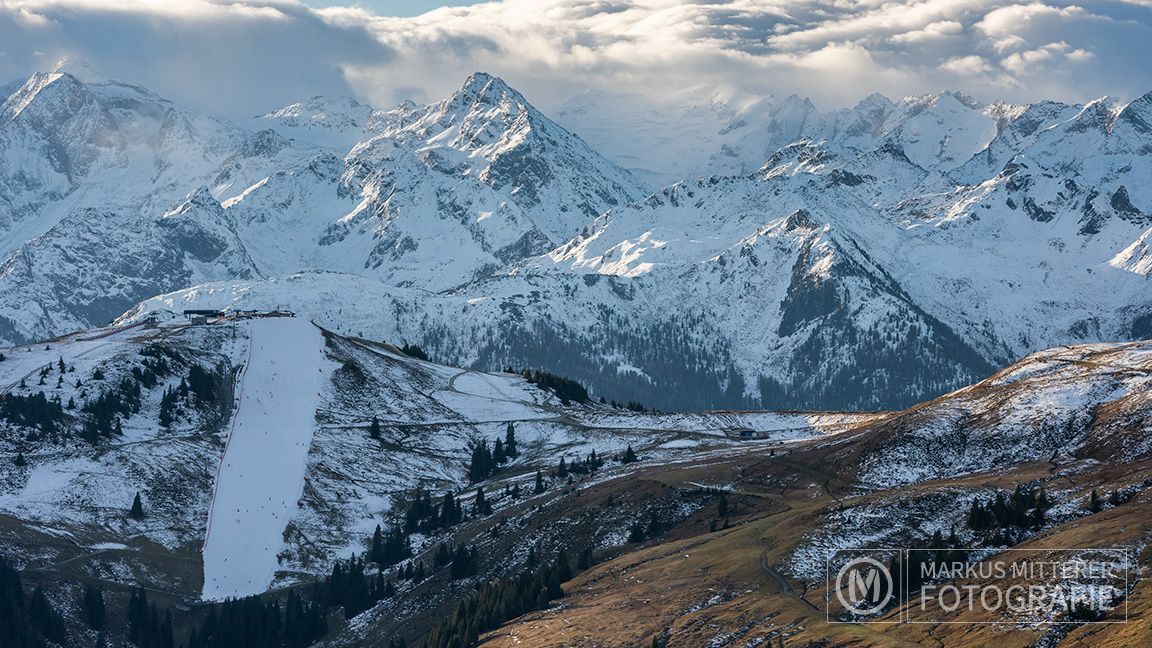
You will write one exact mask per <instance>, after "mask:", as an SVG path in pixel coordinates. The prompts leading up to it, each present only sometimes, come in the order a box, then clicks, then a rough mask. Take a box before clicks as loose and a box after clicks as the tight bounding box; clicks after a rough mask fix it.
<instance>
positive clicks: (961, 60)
mask: <svg viewBox="0 0 1152 648" xmlns="http://www.w3.org/2000/svg"><path fill="white" fill-rule="evenodd" d="M940 67H941V68H942V69H944V70H947V71H949V72H955V73H956V74H964V75H969V76H975V75H978V74H987V73H988V72H991V71H992V66H991V65H989V63H988V61H986V60H984V58H983V57H980V56H976V55H975V54H969V55H968V56H957V57H956V58H952V59H948V60H947V61H944V63H942V64H941V65H940Z"/></svg>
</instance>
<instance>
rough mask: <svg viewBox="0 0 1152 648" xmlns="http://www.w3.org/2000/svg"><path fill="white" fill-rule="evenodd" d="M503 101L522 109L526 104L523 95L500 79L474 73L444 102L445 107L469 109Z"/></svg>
mask: <svg viewBox="0 0 1152 648" xmlns="http://www.w3.org/2000/svg"><path fill="white" fill-rule="evenodd" d="M505 101H510V102H512V103H515V104H518V105H519V106H521V107H523V106H526V105H527V104H528V102H527V101H526V100H525V99H524V95H522V94H520V93H519V92H518V91H516V90H514V89H512V87H511V86H509V85H508V84H507V83H505V82H504V80H503V79H501V78H500V77H496V76H492V75H491V74H488V73H487V72H475V73H473V74H471V75H469V76H468V78H467V79H465V80H464V84H463V85H461V86H460V89H459V90H457V91H456V92H454V93H453V94H452V96H450V97H448V98H447V99H445V100H444V102H443V105H445V106H465V107H468V108H471V107H472V106H474V105H475V104H478V103H481V104H485V105H488V106H497V105H500V104H501V103H503V102H505Z"/></svg>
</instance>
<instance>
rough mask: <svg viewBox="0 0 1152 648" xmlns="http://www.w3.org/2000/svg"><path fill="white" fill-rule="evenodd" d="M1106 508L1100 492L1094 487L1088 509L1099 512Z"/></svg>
mask: <svg viewBox="0 0 1152 648" xmlns="http://www.w3.org/2000/svg"><path fill="white" fill-rule="evenodd" d="M1103 509H1104V505H1103V504H1102V503H1101V502H1100V493H1098V492H1096V489H1095V488H1093V489H1092V495H1091V496H1089V498H1088V510H1089V511H1091V512H1093V513H1099V512H1100V511H1102V510H1103Z"/></svg>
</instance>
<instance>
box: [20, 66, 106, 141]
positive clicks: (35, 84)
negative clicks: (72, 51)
mask: <svg viewBox="0 0 1152 648" xmlns="http://www.w3.org/2000/svg"><path fill="white" fill-rule="evenodd" d="M86 110H99V104H98V102H97V100H96V97H95V96H94V95H93V94H92V92H90V91H89V90H88V88H87V86H85V85H84V84H83V83H81V82H80V81H79V80H77V79H76V77H74V76H72V75H70V74H66V73H63V72H37V73H35V74H33V75H32V76H31V77H29V78H28V80H27V81H26V82H25V83H24V85H23V86H21V87H20V89H19V90H17V91H16V92H14V93H13V94H12V95H11V96H10V97H8V99H7V100H6V101H5V102H4V104H3V105H2V106H0V120H2V121H0V126H3V125H5V124H8V123H11V122H14V121H18V120H19V121H23V122H25V123H30V124H32V125H34V126H36V127H38V128H49V127H51V126H55V125H59V124H62V123H64V122H67V121H70V120H72V119H73V118H75V117H77V116H80V115H81V114H82V113H84V112H85V111H86Z"/></svg>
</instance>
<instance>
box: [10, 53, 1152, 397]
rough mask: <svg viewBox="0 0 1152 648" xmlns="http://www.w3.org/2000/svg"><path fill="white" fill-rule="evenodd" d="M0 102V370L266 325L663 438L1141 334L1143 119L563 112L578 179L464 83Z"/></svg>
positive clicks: (1147, 168)
mask: <svg viewBox="0 0 1152 648" xmlns="http://www.w3.org/2000/svg"><path fill="white" fill-rule="evenodd" d="M12 87H13V88H15V89H14V90H13V91H12V94H11V95H10V96H9V97H8V98H7V100H6V101H5V102H4V108H3V112H2V113H0V114H2V117H0V205H3V206H4V207H5V208H4V209H3V210H0V243H2V245H0V251H2V252H3V253H4V254H5V255H6V257H5V259H4V260H3V263H2V265H0V339H6V340H8V341H10V342H27V341H29V340H33V339H38V338H43V337H48V336H51V335H56V334H60V333H63V332H66V331H68V330H73V329H78V328H83V327H87V326H92V325H100V324H104V323H106V322H107V321H108V320H110V319H112V318H114V317H116V316H117V315H119V314H120V313H122V312H123V311H124V310H126V309H129V308H132V307H133V305H134V304H136V303H137V302H142V303H141V305H139V306H138V307H135V308H133V311H132V313H130V314H129V316H128V317H127V318H126V319H125V320H124V321H132V318H138V317H140V316H141V315H142V314H143V313H145V312H147V311H149V310H152V309H157V308H167V309H173V308H175V309H179V308H182V307H189V306H194V305H202V306H212V307H223V306H235V307H242V308H252V307H268V308H270V307H277V306H283V307H288V308H291V309H294V310H296V311H298V312H300V313H302V314H306V315H308V316H309V317H311V318H314V319H315V320H316V321H317V322H318V323H320V324H323V325H325V326H328V327H330V328H332V329H334V330H338V331H342V332H347V333H355V334H363V335H365V336H368V337H373V338H377V339H380V338H383V339H389V340H398V341H408V342H413V343H419V344H420V345H421V346H422V347H424V348H425V349H427V350H428V351H430V352H431V353H432V355H433V357H435V358H438V359H441V360H444V361H448V362H452V363H454V364H460V365H466V366H471V367H475V368H479V369H503V368H505V367H508V366H513V367H518V368H519V367H541V368H546V369H553V370H559V371H563V372H565V373H569V374H571V375H573V376H574V377H577V378H579V379H581V380H583V381H584V382H586V383H588V384H589V385H590V386H591V387H592V389H593V391H595V392H597V393H598V394H608V395H609V396H611V397H616V398H621V399H625V400H629V399H637V400H640V401H642V402H644V403H645V404H648V405H651V406H656V407H660V408H661V409H667V410H672V409H677V410H691V409H700V408H708V407H750V406H752V407H755V406H768V407H784V408H837V409H846V408H856V409H885V408H893V407H899V406H905V405H909V404H912V403H914V402H917V401H918V400H921V399H922V398H924V397H928V396H933V395H937V394H940V393H943V392H945V391H948V390H949V389H953V388H955V387H958V386H960V385H963V384H966V383H968V382H972V381H974V380H977V379H979V378H981V377H983V376H986V375H988V374H989V373H991V372H993V371H994V370H995V369H996V368H997V367H1000V366H1003V365H1005V364H1007V363H1008V362H1010V361H1012V360H1014V359H1017V358H1019V357H1022V356H1024V355H1026V354H1027V353H1030V352H1032V351H1035V350H1038V349H1041V348H1045V347H1050V346H1056V345H1060V344H1067V343H1073V342H1087V341H1097V340H1122V339H1139V338H1144V337H1147V336H1149V335H1152V319H1150V316H1149V315H1148V312H1149V310H1150V309H1152V291H1149V281H1150V280H1149V269H1150V268H1152V260H1150V259H1152V257H1149V247H1148V245H1147V240H1148V237H1149V231H1150V228H1152V216H1150V213H1152V182H1150V181H1149V178H1152V163H1150V162H1149V157H1148V155H1147V151H1148V150H1149V147H1152V129H1150V128H1149V126H1148V124H1149V123H1152V116H1150V115H1152V109H1150V108H1149V105H1152V96H1145V97H1141V98H1139V99H1137V100H1135V101H1132V102H1130V103H1128V104H1122V103H1117V102H1115V101H1113V100H1109V99H1102V100H1098V101H1093V102H1088V103H1086V104H1084V105H1065V104H1057V103H1052V102H1043V103H1038V104H1034V105H1029V106H1017V105H1009V104H1004V103H991V104H985V103H982V102H980V101H977V100H975V99H973V98H971V97H968V96H965V95H962V94H959V93H952V92H945V93H939V94H933V95H926V96H921V97H908V98H904V99H901V100H899V101H892V100H889V99H887V98H885V97H882V96H879V95H872V96H870V97H867V98H866V99H864V100H862V101H861V102H860V103H859V104H858V105H856V106H855V107H853V108H850V109H845V110H840V111H835V112H832V113H821V112H819V111H818V110H817V109H816V108H815V106H813V105H812V104H811V102H808V101H807V100H804V99H801V98H797V97H790V98H788V99H785V100H776V99H770V98H765V99H763V100H756V101H748V102H733V101H730V100H727V99H725V98H724V97H722V96H720V95H715V94H710V93H707V92H702V91H697V90H693V91H690V92H688V93H687V94H686V95H685V96H686V99H685V100H684V102H682V105H680V106H679V107H678V109H675V110H674V109H672V107H668V109H667V110H663V109H662V110H660V111H659V115H656V116H651V115H650V112H651V111H645V110H634V111H632V112H629V111H628V110H620V109H617V110H609V109H608V108H609V107H608V106H605V105H604V104H605V102H606V101H607V99H606V98H604V97H602V96H599V95H582V96H581V97H579V98H577V99H575V100H573V101H572V102H569V103H568V104H566V105H565V107H563V108H562V109H561V110H560V111H559V119H560V121H561V123H564V124H567V125H568V126H570V127H571V128H573V129H575V130H576V132H577V133H586V134H587V138H588V140H589V141H592V142H593V143H597V144H600V145H602V146H603V148H604V153H605V155H601V153H599V152H597V150H596V149H595V148H594V147H593V146H591V145H589V144H588V143H586V142H585V141H584V140H583V139H581V137H578V136H577V135H576V134H573V133H572V132H569V131H568V130H565V128H563V127H561V126H560V125H558V124H557V123H556V122H554V121H552V120H551V119H549V118H548V117H546V116H545V115H543V114H542V113H541V112H540V111H538V110H537V109H535V108H534V107H533V106H532V105H531V104H530V103H529V102H528V100H527V99H526V98H525V97H524V96H523V95H521V94H520V93H519V92H517V91H516V90H514V89H512V88H510V87H508V86H507V85H506V84H505V83H504V82H503V81H501V80H500V79H497V78H495V77H492V76H490V75H487V74H482V73H477V74H475V75H473V76H471V77H470V78H469V79H467V80H466V81H465V82H464V83H463V84H462V86H461V87H460V88H459V90H457V91H456V92H454V93H452V95H450V96H449V97H447V98H445V99H444V100H442V101H439V102H434V103H432V104H429V105H426V106H418V105H415V104H412V103H405V104H402V105H400V106H397V107H395V108H392V109H387V110H383V109H377V108H373V107H369V106H366V105H363V104H360V103H358V102H356V101H354V100H350V99H347V98H335V97H314V98H311V99H307V100H304V101H301V102H300V103H297V104H293V105H291V106H287V107H284V108H282V109H277V110H272V111H270V112H268V113H267V114H265V115H263V116H261V117H259V118H255V119H253V120H251V121H250V122H248V123H245V124H242V125H236V124H231V123H228V122H225V121H223V120H219V119H214V118H210V117H206V116H201V115H196V114H193V113H191V112H189V111H185V110H182V109H180V108H179V107H177V106H174V105H173V104H171V103H170V102H167V101H165V100H163V99H161V98H159V97H156V96H155V95H152V94H150V93H148V92H147V91H146V90H143V89H140V88H135V87H132V86H127V85H123V84H117V83H114V82H99V83H95V82H94V83H83V82H80V81H78V80H77V79H76V78H74V77H71V76H69V75H67V74H63V73H52V74H44V75H36V76H34V77H32V78H30V79H28V80H27V81H26V82H23V83H21V84H18V85H14V86H12ZM648 117H651V119H649V118H648ZM623 130H627V131H628V132H629V134H630V135H632V134H634V135H635V137H634V138H632V137H629V138H620V137H617V136H616V134H619V133H621V132H622V131H623ZM625 140H627V141H632V142H637V143H636V144H627V143H626V141H625ZM708 142H711V143H712V145H711V146H709V145H707V143H708ZM610 158H611V159H614V160H615V162H613V161H610ZM665 158H674V163H669V165H667V166H663V165H662V164H661V160H662V159H665ZM625 167H633V168H637V169H640V170H641V172H640V173H637V174H633V173H631V172H629V171H627V170H625ZM683 174H689V176H690V177H688V178H687V179H684V180H683V181H680V182H677V183H675V184H672V185H670V186H668V187H665V188H663V189H659V190H655V191H653V189H654V187H651V186H647V185H646V182H649V181H650V180H651V179H652V178H658V177H664V178H670V177H676V176H677V175H683Z"/></svg>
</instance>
